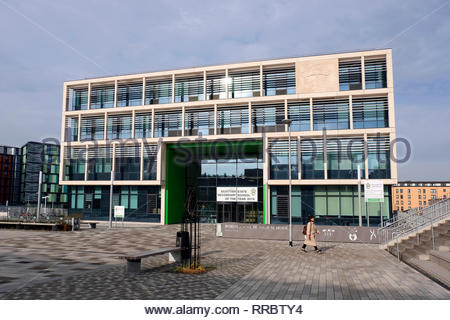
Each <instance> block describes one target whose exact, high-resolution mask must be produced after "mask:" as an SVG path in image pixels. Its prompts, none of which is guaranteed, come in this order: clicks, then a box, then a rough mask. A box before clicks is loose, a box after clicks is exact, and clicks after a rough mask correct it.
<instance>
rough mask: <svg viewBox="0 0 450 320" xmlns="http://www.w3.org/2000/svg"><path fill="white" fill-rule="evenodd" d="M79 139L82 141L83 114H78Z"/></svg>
mask: <svg viewBox="0 0 450 320" xmlns="http://www.w3.org/2000/svg"><path fill="white" fill-rule="evenodd" d="M78 141H81V114H79V115H78Z"/></svg>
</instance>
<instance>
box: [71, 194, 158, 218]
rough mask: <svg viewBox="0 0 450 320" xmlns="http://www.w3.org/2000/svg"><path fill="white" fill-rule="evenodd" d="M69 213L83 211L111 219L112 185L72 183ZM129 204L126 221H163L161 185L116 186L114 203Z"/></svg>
mask: <svg viewBox="0 0 450 320" xmlns="http://www.w3.org/2000/svg"><path fill="white" fill-rule="evenodd" d="M69 197H70V200H71V201H70V208H69V213H82V214H83V217H84V219H93V220H108V219H109V200H110V187H109V186H71V187H69ZM119 205H120V206H124V207H125V221H142V222H160V221H161V190H160V187H159V186H115V187H114V188H113V206H119Z"/></svg>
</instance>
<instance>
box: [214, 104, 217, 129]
mask: <svg viewBox="0 0 450 320" xmlns="http://www.w3.org/2000/svg"><path fill="white" fill-rule="evenodd" d="M214 135H217V103H215V104H214Z"/></svg>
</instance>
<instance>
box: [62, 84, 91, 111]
mask: <svg viewBox="0 0 450 320" xmlns="http://www.w3.org/2000/svg"><path fill="white" fill-rule="evenodd" d="M87 106H88V88H87V87H84V88H73V89H69V99H68V101H67V110H69V111H74V110H86V109H87Z"/></svg>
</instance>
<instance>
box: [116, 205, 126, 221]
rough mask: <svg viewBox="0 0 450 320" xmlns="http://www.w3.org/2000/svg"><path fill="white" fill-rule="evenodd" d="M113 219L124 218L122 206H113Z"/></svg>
mask: <svg viewBox="0 0 450 320" xmlns="http://www.w3.org/2000/svg"><path fill="white" fill-rule="evenodd" d="M114 218H119V219H124V218H125V207H124V206H114Z"/></svg>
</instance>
